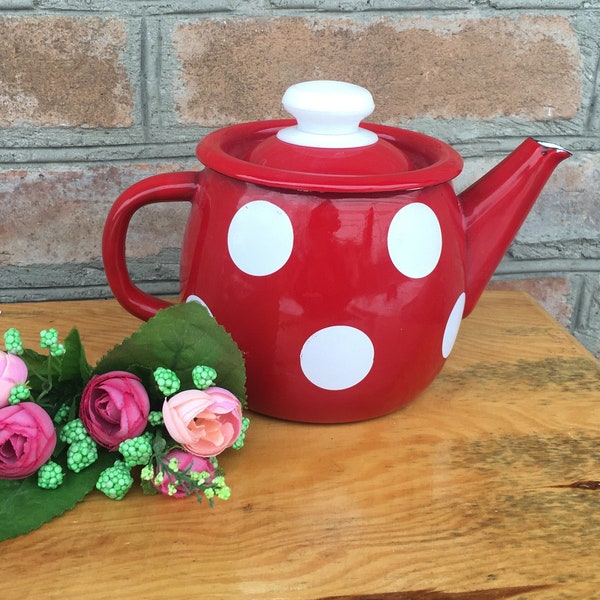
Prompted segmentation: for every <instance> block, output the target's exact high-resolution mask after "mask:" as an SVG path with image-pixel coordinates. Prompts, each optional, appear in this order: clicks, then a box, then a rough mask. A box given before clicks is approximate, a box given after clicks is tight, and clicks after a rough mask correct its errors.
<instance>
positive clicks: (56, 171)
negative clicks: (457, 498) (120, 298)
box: [0, 0, 600, 355]
mask: <svg viewBox="0 0 600 600" xmlns="http://www.w3.org/2000/svg"><path fill="white" fill-rule="evenodd" d="M599 26H600V0H588V1H583V0H404V1H402V0H203V1H199V0H180V1H173V2H164V1H160V0H122V1H118V0H0V140H1V141H0V210H1V212H2V219H1V220H0V278H1V280H0V302H8V301H14V300H38V299H54V298H83V297H100V296H107V295H110V291H109V290H108V288H107V286H106V281H105V278H104V274H103V269H102V261H101V256H100V237H101V231H102V228H103V224H104V219H105V216H106V213H107V211H108V209H109V207H110V206H111V204H112V202H113V200H114V199H115V198H116V197H117V195H118V194H119V193H120V191H121V190H123V189H124V188H125V187H127V186H128V185H130V184H131V183H133V182H135V181H137V180H138V179H141V178H142V177H146V176H148V175H151V174H154V173H158V172H164V171H170V170H181V169H187V168H197V163H196V161H195V160H194V158H193V156H194V148H195V144H196V142H197V141H198V139H200V138H201V137H202V136H203V135H205V134H206V133H207V132H208V131H210V130H212V129H213V128H215V127H220V126H223V125H227V124H230V123H235V122H239V121H246V120H253V119H265V118H274V117H279V116H284V115H283V113H282V111H281V109H280V103H279V100H280V97H281V95H282V93H283V91H284V90H285V89H286V87H287V86H288V85H290V84H291V83H294V82H297V81H301V80H305V79H317V78H323V79H344V80H347V81H352V82H354V83H358V84H360V85H363V86H365V87H367V88H368V89H369V90H370V91H371V92H372V93H373V96H374V97H375V101H376V104H377V108H376V112H375V114H374V115H373V119H374V120H376V121H378V122H383V123H387V124H392V125H398V126H402V127H408V128H411V129H415V130H418V131H422V132H424V133H427V134H430V135H434V136H437V137H440V138H442V139H444V140H445V141H447V142H449V143H451V144H452V145H454V146H455V147H456V148H457V150H458V151H459V152H460V153H461V154H462V155H463V156H464V157H465V159H466V166H465V171H464V173H463V174H462V175H461V176H460V177H459V179H458V180H457V182H456V187H457V190H460V189H462V188H464V187H465V186H466V185H467V184H468V183H470V182H471V181H473V180H474V179H475V178H477V177H478V176H479V175H481V174H482V173H483V172H485V171H487V170H488V169H489V168H490V167H491V166H492V165H493V164H494V163H496V162H497V161H498V160H499V159H500V158H501V157H502V156H503V155H504V154H506V153H508V152H509V151H510V150H512V149H513V148H514V147H516V145H518V143H519V141H520V140H521V139H522V138H524V137H526V136H528V135H531V136H534V137H538V138H542V139H545V140H547V141H551V142H555V143H559V144H561V145H563V146H565V147H567V148H568V149H570V150H572V151H573V152H574V157H573V158H571V159H570V160H569V161H567V162H565V163H563V164H562V165H560V167H559V168H558V169H557V171H556V172H555V174H554V175H553V177H552V179H551V181H550V183H549V184H548V185H547V187H546V188H545V190H544V192H543V195H542V196H541V198H540V199H539V201H538V203H537V204H536V206H535V208H534V210H533V212H532V213H531V215H530V216H529V218H528V219H527V221H526V223H525V225H524V226H523V228H522V229H521V231H520V232H519V234H518V236H517V239H516V240H515V243H514V244H513V245H512V247H511V249H510V251H509V252H508V254H507V256H506V257H505V259H504V261H503V262H502V264H501V265H500V267H499V269H498V271H497V273H496V275H495V277H494V281H493V283H492V284H491V285H492V286H493V287H502V288H506V287H509V288H518V289H525V290H527V291H529V292H530V293H532V294H533V295H534V296H535V297H537V298H538V299H539V300H540V301H541V302H542V303H543V304H544V305H545V306H546V307H547V309H548V310H549V311H550V312H551V313H552V314H554V315H555V316H556V318H557V319H558V320H559V321H561V322H562V323H563V324H564V325H565V326H567V327H568V328H570V329H571V331H573V333H574V334H575V335H576V336H577V337H578V338H579V339H580V340H581V341H582V342H583V343H584V344H585V345H586V346H587V347H588V348H590V350H592V351H593V352H595V353H596V354H597V355H600V199H599V195H598V188H599V187H600V138H599V137H598V132H599V129H600V108H599V106H598V102H597V101H596V100H597V92H598V83H597V75H598V64H599V59H600V52H599V38H598V35H597V31H598V28H599ZM186 217H187V207H186V206H181V207H177V209H176V210H174V209H173V205H170V206H169V207H168V209H165V208H164V207H162V208H161V207H155V208H153V209H150V208H148V209H143V210H142V211H140V213H139V214H138V215H137V216H136V218H135V220H134V223H133V224H132V228H131V232H130V237H129V238H128V247H129V250H128V253H129V257H130V260H129V264H130V270H131V273H132V276H133V278H134V280H135V281H136V282H137V283H139V284H140V285H141V286H142V287H144V289H147V290H148V291H150V292H152V293H171V294H172V293H176V291H177V283H176V281H177V272H178V248H179V246H180V243H181V238H182V235H183V227H184V223H185V220H186Z"/></svg>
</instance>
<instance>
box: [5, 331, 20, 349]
mask: <svg viewBox="0 0 600 600" xmlns="http://www.w3.org/2000/svg"><path fill="white" fill-rule="evenodd" d="M4 347H5V348H6V351H7V352H10V353H11V354H18V355H21V354H23V340H21V332H20V331H19V330H18V329H15V328H14V327H11V328H10V329H7V330H6V331H5V332H4Z"/></svg>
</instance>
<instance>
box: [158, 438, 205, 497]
mask: <svg viewBox="0 0 600 600" xmlns="http://www.w3.org/2000/svg"><path fill="white" fill-rule="evenodd" d="M173 458H176V459H177V466H178V468H179V470H180V471H185V470H186V469H188V468H189V469H190V471H191V472H195V473H202V472H203V471H206V472H207V473H208V474H209V477H208V483H210V481H212V478H213V476H214V474H215V468H214V467H213V466H212V464H211V462H210V461H209V460H208V459H207V458H202V457H201V456H194V455H193V454H189V453H188V452H184V451H183V450H178V449H175V450H171V451H170V452H167V456H166V460H167V461H169V460H171V459H173ZM160 470H161V471H162V473H163V474H164V479H163V480H162V482H161V484H160V485H156V484H154V487H155V488H156V489H157V490H158V491H159V492H161V493H162V494H166V495H167V496H170V497H171V498H184V497H185V496H189V489H186V488H185V487H184V486H183V485H177V486H175V487H176V491H175V493H174V494H169V484H173V483H175V476H174V475H173V474H172V473H170V472H169V471H165V470H163V469H160Z"/></svg>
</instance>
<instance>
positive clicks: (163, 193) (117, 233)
mask: <svg viewBox="0 0 600 600" xmlns="http://www.w3.org/2000/svg"><path fill="white" fill-rule="evenodd" d="M199 176H200V171H182V172H178V173H165V174H160V175H154V176H152V177H148V178H146V179H142V180H141V181H139V182H137V183H135V184H133V185H132V186H131V187H129V188H127V189H126V190H125V191H124V192H123V193H122V194H121V195H120V196H119V197H118V198H117V199H116V201H115V203H114V204H113V206H112V208H111V209H110V211H109V213H108V216H107V218H106V223H105V225H104V233H103V235H102V259H103V261H104V270H105V272H106V279H107V280H108V285H109V286H110V288H111V290H112V292H113V294H114V295H115V298H116V299H117V300H118V302H119V304H121V306H123V307H124V308H125V309H126V310H128V311H129V312H130V313H132V314H133V315H135V316H136V317H139V318H140V319H144V320H147V319H149V318H151V317H153V316H154V315H155V314H156V312H157V311H158V310H160V309H161V308H166V307H168V306H170V305H171V303H169V302H167V301H166V300H161V299H160V298H156V297H154V296H151V295H150V294H147V293H146V292H144V291H142V290H141V289H140V288H139V287H137V286H136V285H135V284H134V283H133V282H132V281H131V278H130V276H129V271H128V270H127V260H126V256H125V240H126V236H127V229H128V228H129V223H130V221H131V219H132V217H133V215H134V213H135V212H136V211H137V210H138V209H139V208H141V207H142V206H146V205H147V204H154V203H158V202H192V200H193V198H194V194H195V192H196V190H197V189H198V185H199Z"/></svg>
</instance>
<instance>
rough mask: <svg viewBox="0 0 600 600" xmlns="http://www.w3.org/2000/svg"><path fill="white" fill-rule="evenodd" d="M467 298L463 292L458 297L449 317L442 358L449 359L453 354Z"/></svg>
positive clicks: (445, 330) (443, 341)
mask: <svg viewBox="0 0 600 600" xmlns="http://www.w3.org/2000/svg"><path fill="white" fill-rule="evenodd" d="M465 298H466V296H465V293H464V292H463V293H462V294H461V295H460V296H459V297H458V300H457V301H456V302H455V303H454V307H453V308H452V311H451V312H450V316H449V317H448V321H447V322H446V328H445V329H444V338H443V340H442V356H443V357H444V358H448V356H449V355H450V352H452V348H453V346H454V342H455V341H456V336H457V335H458V329H459V327H460V323H461V321H462V317H463V312H464V310H465Z"/></svg>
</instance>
